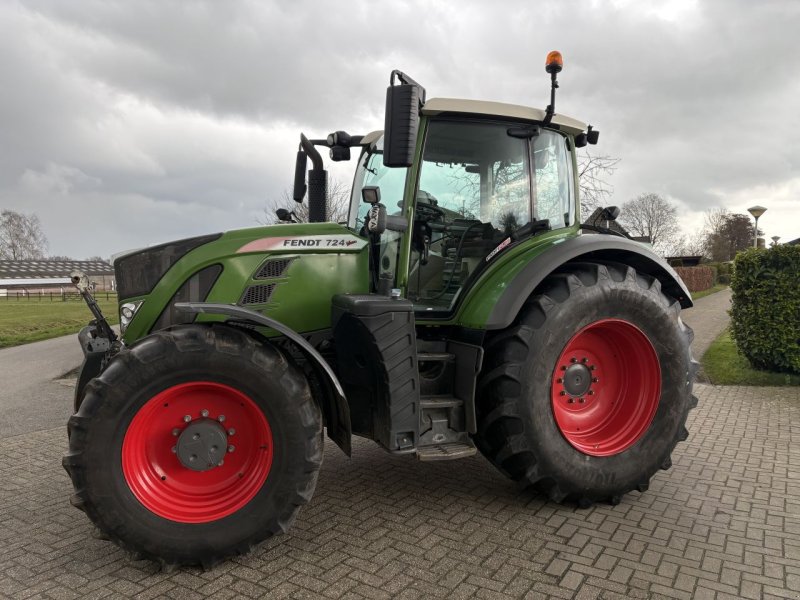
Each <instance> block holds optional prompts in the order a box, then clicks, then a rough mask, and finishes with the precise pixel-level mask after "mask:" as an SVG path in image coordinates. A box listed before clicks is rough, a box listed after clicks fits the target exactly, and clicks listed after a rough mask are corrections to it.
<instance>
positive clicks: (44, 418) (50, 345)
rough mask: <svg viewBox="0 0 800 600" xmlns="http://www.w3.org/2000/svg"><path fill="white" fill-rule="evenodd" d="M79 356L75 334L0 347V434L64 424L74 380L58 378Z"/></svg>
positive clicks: (66, 371)
mask: <svg viewBox="0 0 800 600" xmlns="http://www.w3.org/2000/svg"><path fill="white" fill-rule="evenodd" d="M87 320H88V319H87ZM82 360H83V353H82V352H81V349H80V346H79V345H78V336H77V335H69V336H64V337H60V338H55V339H52V340H44V341H41V342H33V343H31V344H25V345H23V346H16V347H14V348H3V349H1V350H0V382H2V385H0V410H2V415H3V417H2V419H0V437H8V436H13V435H19V434H21V433H30V432H32V431H40V430H42V429H50V428H52V427H57V426H59V425H64V426H66V423H67V419H68V418H69V416H70V415H71V414H72V395H71V390H69V391H68V390H66V388H65V386H69V387H70V388H72V386H74V381H72V380H67V381H59V380H60V378H61V377H62V376H63V375H65V374H66V373H68V372H70V371H72V370H74V369H75V367H77V366H79V365H80V364H81V361H82ZM65 392H68V393H65Z"/></svg>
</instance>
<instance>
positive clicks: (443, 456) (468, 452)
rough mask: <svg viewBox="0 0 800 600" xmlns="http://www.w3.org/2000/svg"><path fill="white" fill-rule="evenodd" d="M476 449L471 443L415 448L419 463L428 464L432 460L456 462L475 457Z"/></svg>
mask: <svg viewBox="0 0 800 600" xmlns="http://www.w3.org/2000/svg"><path fill="white" fill-rule="evenodd" d="M477 451H478V449H477V448H475V446H473V445H472V442H469V443H465V442H452V443H449V444H436V445H434V446H423V447H422V448H417V458H418V459H419V460H421V461H425V462H429V461H434V460H456V459H458V458H467V457H470V456H475V454H476V453H477Z"/></svg>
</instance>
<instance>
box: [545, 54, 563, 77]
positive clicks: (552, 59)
mask: <svg viewBox="0 0 800 600" xmlns="http://www.w3.org/2000/svg"><path fill="white" fill-rule="evenodd" d="M563 68H564V59H563V58H562V57H561V52H559V51H558V50H553V51H552V52H548V53H547V60H546V61H545V66H544V70H545V71H547V72H548V73H559V72H560V71H561V69H563Z"/></svg>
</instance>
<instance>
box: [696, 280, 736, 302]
mask: <svg viewBox="0 0 800 600" xmlns="http://www.w3.org/2000/svg"><path fill="white" fill-rule="evenodd" d="M727 288H728V286H727V285H724V284H721V283H720V284H717V285H715V286H714V287H711V288H708V289H707V290H703V291H702V292H692V300H697V299H698V298H702V297H703V296H710V295H711V294H716V293H717V292H721V291H722V290H724V289H727Z"/></svg>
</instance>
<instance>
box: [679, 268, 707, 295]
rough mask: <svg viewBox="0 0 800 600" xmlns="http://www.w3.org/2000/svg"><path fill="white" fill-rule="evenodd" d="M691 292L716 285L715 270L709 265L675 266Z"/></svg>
mask: <svg viewBox="0 0 800 600" xmlns="http://www.w3.org/2000/svg"><path fill="white" fill-rule="evenodd" d="M675 272H676V273H677V274H678V275H680V276H681V279H683V282H684V283H685V284H686V287H687V288H689V291H690V292H701V291H703V290H707V289H708V288H710V287H713V286H714V271H713V270H712V269H710V268H709V267H675Z"/></svg>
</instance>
